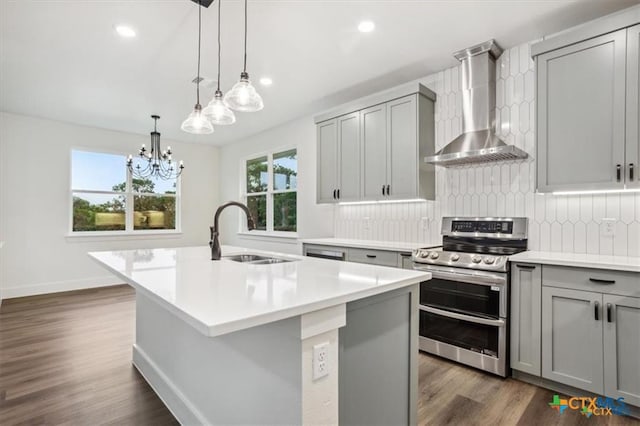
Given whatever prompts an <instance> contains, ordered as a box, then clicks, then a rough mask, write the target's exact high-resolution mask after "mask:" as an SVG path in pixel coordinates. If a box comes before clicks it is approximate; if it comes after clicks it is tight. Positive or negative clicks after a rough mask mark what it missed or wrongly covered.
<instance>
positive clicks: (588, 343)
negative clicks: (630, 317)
mask: <svg viewBox="0 0 640 426" xmlns="http://www.w3.org/2000/svg"><path fill="white" fill-rule="evenodd" d="M602 342H603V337H602V294H600V293H594V292H590V291H580V290H569V289H564V288H556V287H543V289H542V377H544V378H545V379H549V380H553V381H556V382H560V383H564V384H567V385H570V386H574V387H576V388H580V389H584V390H587V391H590V392H594V393H597V394H602V393H603V390H604V386H603V380H604V379H603V374H604V371H603V354H602Z"/></svg>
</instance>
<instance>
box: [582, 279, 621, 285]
mask: <svg viewBox="0 0 640 426" xmlns="http://www.w3.org/2000/svg"><path fill="white" fill-rule="evenodd" d="M589 281H591V282H592V283H596V284H615V283H616V280H602V279H600V278H589Z"/></svg>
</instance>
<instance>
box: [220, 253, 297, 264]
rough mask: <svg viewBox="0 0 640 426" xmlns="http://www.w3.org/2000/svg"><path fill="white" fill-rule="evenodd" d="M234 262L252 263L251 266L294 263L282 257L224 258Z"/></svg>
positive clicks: (231, 256) (249, 256)
mask: <svg viewBox="0 0 640 426" xmlns="http://www.w3.org/2000/svg"><path fill="white" fill-rule="evenodd" d="M222 257H223V258H224V259H229V260H232V261H234V262H240V263H250V264H251V265H270V264H273V263H285V262H292V261H293V259H283V258H281V257H268V256H261V255H259V254H234V255H230V256H222Z"/></svg>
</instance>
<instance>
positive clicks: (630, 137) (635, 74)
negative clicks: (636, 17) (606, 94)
mask: <svg viewBox="0 0 640 426" xmlns="http://www.w3.org/2000/svg"><path fill="white" fill-rule="evenodd" d="M626 150H627V151H626V157H625V158H626V167H627V187H630V188H631V187H633V188H638V187H640V170H638V166H640V24H639V25H636V26H633V27H631V28H627V140H626Z"/></svg>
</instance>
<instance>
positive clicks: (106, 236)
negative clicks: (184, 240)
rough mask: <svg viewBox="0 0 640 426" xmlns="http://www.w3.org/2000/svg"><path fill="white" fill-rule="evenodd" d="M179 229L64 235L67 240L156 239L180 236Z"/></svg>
mask: <svg viewBox="0 0 640 426" xmlns="http://www.w3.org/2000/svg"><path fill="white" fill-rule="evenodd" d="M181 237H182V232H181V231H137V232H124V231H123V232H118V231H114V232H108V231H104V232H73V233H68V234H67V235H65V239H66V240H67V241H73V242H87V241H119V240H120V241H121V240H156V239H175V238H181Z"/></svg>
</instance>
